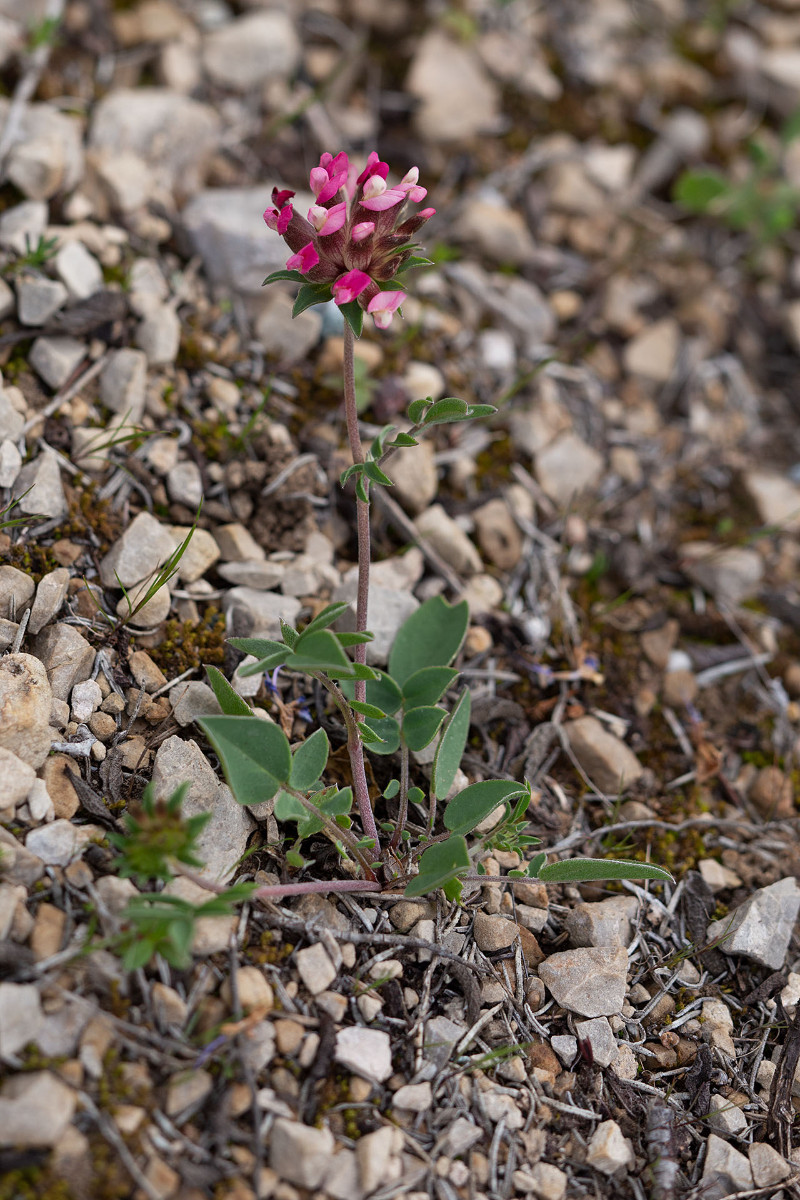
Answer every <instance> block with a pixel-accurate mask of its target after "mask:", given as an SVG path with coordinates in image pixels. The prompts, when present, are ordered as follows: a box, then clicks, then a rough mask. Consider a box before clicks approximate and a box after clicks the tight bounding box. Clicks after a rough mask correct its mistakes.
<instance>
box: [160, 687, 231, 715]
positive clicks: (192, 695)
mask: <svg viewBox="0 0 800 1200" xmlns="http://www.w3.org/2000/svg"><path fill="white" fill-rule="evenodd" d="M169 702H170V704H171V705H172V715H173V717H174V718H175V720H176V721H177V722H178V724H179V725H184V726H185V725H191V723H192V721H196V720H197V718H198V717H218V716H220V714H221V713H222V709H221V708H220V706H219V701H218V700H217V697H216V696H215V695H214V693H213V691H212V690H211V688H210V687H209V686H208V684H207V683H200V682H199V681H197V680H195V681H189V682H187V681H186V680H184V681H183V682H182V683H176V684H175V685H174V687H172V688H170V692H169Z"/></svg>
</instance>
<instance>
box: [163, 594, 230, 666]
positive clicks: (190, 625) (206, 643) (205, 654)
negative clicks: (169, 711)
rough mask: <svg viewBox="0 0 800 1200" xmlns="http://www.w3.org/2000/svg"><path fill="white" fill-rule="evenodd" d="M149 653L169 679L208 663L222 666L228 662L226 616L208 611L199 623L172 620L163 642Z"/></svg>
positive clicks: (166, 625) (212, 609)
mask: <svg viewBox="0 0 800 1200" xmlns="http://www.w3.org/2000/svg"><path fill="white" fill-rule="evenodd" d="M149 653H150V657H151V658H152V659H153V662H155V663H156V664H157V665H158V666H159V667H160V668H161V670H162V671H163V672H164V674H165V675H166V676H167V678H168V679H174V678H175V677H176V676H177V675H182V674H183V672H184V671H188V670H189V669H190V668H191V667H194V668H199V667H202V666H203V665H204V664H205V663H210V664H211V665H212V666H220V665H221V664H222V663H223V662H224V661H225V617H224V616H223V614H222V613H221V612H219V611H218V610H217V609H216V608H207V609H206V611H205V613H204V614H203V616H202V617H201V619H200V620H199V621H198V622H196V623H195V622H193V621H178V620H176V619H175V618H172V619H170V620H169V621H167V622H166V624H165V626H164V638H163V641H162V642H161V644H160V645H158V646H155V647H154V648H153V649H152V650H150V652H149Z"/></svg>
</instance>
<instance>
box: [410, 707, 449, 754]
mask: <svg viewBox="0 0 800 1200" xmlns="http://www.w3.org/2000/svg"><path fill="white" fill-rule="evenodd" d="M446 716H447V711H446V710H445V709H444V708H436V707H433V706H430V705H427V706H425V707H424V708H412V709H409V710H408V712H406V713H405V715H404V717H403V726H402V738H403V741H404V742H405V744H406V745H407V746H408V748H409V750H424V749H425V747H426V746H429V745H430V743H431V742H432V741H433V739H434V738H435V737H436V734H437V733H438V732H439V726H440V725H441V723H442V721H443V720H444V719H445V717H446Z"/></svg>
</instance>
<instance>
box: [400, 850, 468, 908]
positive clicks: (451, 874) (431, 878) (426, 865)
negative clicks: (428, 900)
mask: <svg viewBox="0 0 800 1200" xmlns="http://www.w3.org/2000/svg"><path fill="white" fill-rule="evenodd" d="M469 867H470V862H469V851H468V850H467V843H466V842H465V841H464V839H463V837H450V838H447V840H446V841H444V842H436V843H435V845H433V846H429V847H428V849H427V850H425V851H424V852H423V854H422V857H421V858H420V860H419V875H417V876H416V877H415V878H414V879H412V880H411V882H410V883H409V885H408V887H407V888H406V890H405V892H404V893H403V895H404V896H409V897H412V896H424V895H425V894H426V893H427V892H435V891H436V889H437V888H440V887H444V886H445V885H446V884H447V883H449V882H450V880H452V879H457V878H458V876H459V875H463V874H464V872H465V871H468V870H469Z"/></svg>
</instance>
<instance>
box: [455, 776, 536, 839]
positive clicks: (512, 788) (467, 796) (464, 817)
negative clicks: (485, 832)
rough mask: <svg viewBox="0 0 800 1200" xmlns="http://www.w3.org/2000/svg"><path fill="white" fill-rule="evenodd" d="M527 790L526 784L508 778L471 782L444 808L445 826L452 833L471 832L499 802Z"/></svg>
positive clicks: (514, 797)
mask: <svg viewBox="0 0 800 1200" xmlns="http://www.w3.org/2000/svg"><path fill="white" fill-rule="evenodd" d="M526 790H527V789H526V787H525V785H524V784H521V783H514V782H512V781H511V780H508V779H485V780H484V781H483V782H482V783H471V784H470V785H469V787H465V788H464V790H463V791H461V792H459V793H458V795H457V796H454V797H453V799H452V800H451V801H450V803H449V804H448V806H447V808H446V809H445V810H444V823H445V827H446V828H447V829H449V830H451V832H452V833H469V832H470V830H471V829H474V828H475V826H476V825H480V823H481V821H483V820H485V818H486V817H488V816H489V813H490V812H493V811H494V809H495V808H497V805H498V804H502V803H503V801H505V800H514V799H516V797H517V796H521V795H522V794H523V793H524V792H525V791H526Z"/></svg>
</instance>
